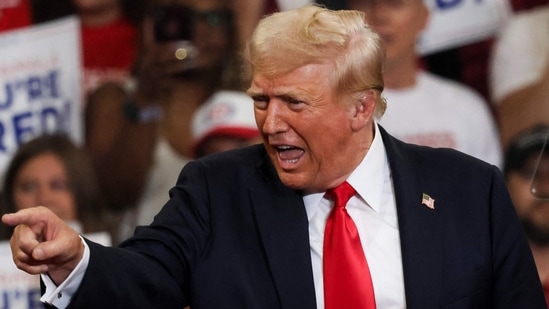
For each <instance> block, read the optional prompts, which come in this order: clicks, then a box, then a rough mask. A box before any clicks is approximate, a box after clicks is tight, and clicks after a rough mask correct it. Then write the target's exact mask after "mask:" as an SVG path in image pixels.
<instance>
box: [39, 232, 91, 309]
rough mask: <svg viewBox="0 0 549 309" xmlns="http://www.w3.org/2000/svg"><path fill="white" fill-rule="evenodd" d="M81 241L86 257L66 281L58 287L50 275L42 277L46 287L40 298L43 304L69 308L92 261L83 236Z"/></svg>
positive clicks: (42, 275)
mask: <svg viewBox="0 0 549 309" xmlns="http://www.w3.org/2000/svg"><path fill="white" fill-rule="evenodd" d="M80 239H82V243H83V244H84V255H83V256H82V260H80V262H79V263H78V265H76V267H75V268H74V270H73V271H72V272H71V273H70V274H69V276H68V277H67V279H65V281H63V282H62V283H61V284H60V285H59V286H57V285H55V283H54V282H53V280H51V278H50V276H49V275H48V274H41V275H40V276H41V278H42V281H43V282H44V285H45V286H46V292H45V293H44V295H42V297H41V298H40V301H41V302H43V303H47V304H50V305H53V306H55V307H57V308H59V309H63V308H67V306H68V305H69V304H70V302H71V299H72V297H73V296H74V294H75V293H76V290H78V287H79V286H80V283H81V282H82V279H83V278H84V273H85V272H86V269H87V268H88V262H89V260H90V248H89V247H88V244H86V241H84V239H83V238H82V236H80Z"/></svg>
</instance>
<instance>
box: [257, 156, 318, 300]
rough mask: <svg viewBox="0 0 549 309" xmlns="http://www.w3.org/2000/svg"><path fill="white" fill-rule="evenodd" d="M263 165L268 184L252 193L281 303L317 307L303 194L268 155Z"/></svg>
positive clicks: (262, 170) (266, 253)
mask: <svg viewBox="0 0 549 309" xmlns="http://www.w3.org/2000/svg"><path fill="white" fill-rule="evenodd" d="M259 169H260V173H261V174H262V175H263V176H264V180H265V182H266V184H265V185H261V186H254V189H253V190H250V194H251V199H252V205H253V207H254V210H255V215H256V218H257V222H258V229H259V232H260V235H261V239H262V241H263V244H264V249H265V255H266V257H267V260H268V263H269V266H270V268H271V273H272V276H273V279H274V283H275V286H276V288H277V291H278V295H279V298H280V302H281V305H282V307H283V308H316V299H315V291H314V281H313V273H312V266H311V253H310V249H309V248H310V245H309V229H308V220H307V214H306V211H305V207H304V205H303V200H302V198H301V195H300V194H299V193H298V192H295V191H293V190H290V189H288V188H287V187H285V186H284V185H283V184H282V183H281V182H280V180H279V179H278V177H277V176H276V172H275V171H274V168H273V167H272V165H271V163H270V161H269V159H268V158H267V157H265V160H263V162H262V163H261V164H260V167H259ZM273 190H274V191H275V192H276V193H275V194H273Z"/></svg>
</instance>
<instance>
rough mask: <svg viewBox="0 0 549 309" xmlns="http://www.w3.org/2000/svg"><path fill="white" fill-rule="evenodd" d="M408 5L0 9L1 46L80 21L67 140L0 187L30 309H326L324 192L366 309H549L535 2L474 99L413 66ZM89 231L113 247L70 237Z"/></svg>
mask: <svg viewBox="0 0 549 309" xmlns="http://www.w3.org/2000/svg"><path fill="white" fill-rule="evenodd" d="M424 1H425V0H346V1H316V3H317V4H319V5H314V4H313V1H297V2H296V3H295V4H294V6H295V8H294V7H291V6H289V4H288V3H285V2H284V1H276V0H254V1H242V0H231V1H227V0H177V1H167V0H140V1H124V0H101V1H84V0H65V1H59V2H56V4H51V3H48V4H47V5H46V3H44V2H43V1H33V0H14V1H12V2H13V3H12V4H11V5H10V6H9V7H5V8H3V7H1V6H0V12H2V14H0V34H1V31H8V30H12V29H17V28H21V27H25V26H31V25H32V24H39V23H42V22H47V21H50V20H54V19H56V18H61V17H64V16H68V15H73V14H75V15H76V16H78V17H79V19H80V21H81V36H82V42H81V44H82V52H83V55H82V60H83V78H82V89H83V90H84V94H85V96H84V99H83V102H82V109H83V115H82V116H83V117H82V120H83V124H84V140H83V143H82V144H78V143H75V142H74V141H72V140H71V139H70V138H69V137H68V136H66V135H64V134H61V133H55V134H50V133H48V134H43V135H40V136H37V137H36V138H33V139H31V140H29V141H26V142H25V143H23V144H21V145H20V147H19V149H18V151H17V153H16V154H15V155H14V156H13V158H12V159H11V161H10V164H9V166H8V168H7V170H6V171H5V172H3V174H5V176H4V180H3V184H2V186H1V191H0V209H2V212H1V213H2V214H10V213H15V212H17V211H20V210H23V211H21V212H19V213H18V215H8V216H5V217H4V218H3V221H4V224H2V225H1V226H0V237H1V238H2V239H3V240H8V239H10V237H11V236H12V235H14V236H13V240H12V243H13V244H12V250H14V259H15V261H16V264H17V266H18V267H19V268H21V269H23V270H25V271H27V272H29V273H33V274H38V273H44V272H45V271H47V272H48V276H42V283H43V284H44V285H45V286H46V289H45V294H44V297H43V298H42V301H43V302H44V303H46V304H47V306H56V307H59V308H61V307H65V306H67V305H68V304H69V303H72V304H76V305H75V306H78V307H80V306H82V307H83V308H84V307H86V306H88V307H90V308H91V307H93V306H95V305H98V304H99V303H95V301H100V299H94V298H98V296H97V295H99V294H98V293H103V295H108V298H109V299H110V301H109V302H110V303H111V304H112V305H113V306H115V305H117V304H122V303H124V302H123V300H125V299H126V298H127V297H128V295H130V291H132V290H134V289H139V287H141V286H154V290H153V291H152V292H151V291H147V292H146V293H142V294H141V295H137V296H135V297H133V300H132V302H134V301H135V304H136V305H137V304H140V305H139V307H143V308H146V307H147V304H150V307H151V308H154V307H158V306H159V305H158V304H165V307H166V308H171V307H174V308H181V307H184V306H188V305H191V307H192V308H200V307H205V308H214V307H216V306H221V304H223V303H225V301H229V303H231V304H234V305H236V304H239V305H240V306H244V307H246V306H248V307H265V308H267V307H270V306H271V307H273V306H274V307H277V306H278V307H299V308H305V307H315V308H322V307H324V304H325V303H326V308H329V306H330V305H329V304H330V301H329V300H328V299H329V297H330V296H329V295H331V293H332V292H330V291H328V290H326V289H327V287H326V285H325V282H324V281H325V280H326V279H325V277H324V279H323V277H322V275H323V273H324V274H325V273H327V271H326V265H323V256H325V255H326V254H327V253H326V252H325V251H324V253H323V250H326V248H325V247H327V245H326V244H327V242H326V240H325V239H323V237H324V236H325V234H324V233H325V232H324V227H325V225H326V224H327V223H326V222H327V220H329V219H328V217H329V215H330V209H331V207H332V206H331V204H330V200H329V199H327V198H326V196H325V195H324V193H325V192H327V191H329V190H331V189H333V188H334V187H337V186H338V185H339V184H341V183H342V182H344V181H347V182H349V183H350V184H351V185H352V186H353V187H354V190H355V195H354V197H352V198H351V200H350V201H349V202H348V204H347V209H348V213H349V215H350V217H352V219H353V220H354V221H355V222H357V229H358V234H359V235H360V242H361V244H362V248H363V251H364V258H365V260H366V261H367V267H368V266H369V270H368V273H369V275H371V279H369V280H371V284H370V285H371V286H373V294H372V295H374V296H372V297H374V298H375V303H376V304H377V308H378V309H382V308H389V307H391V306H393V307H397V308H404V307H407V308H416V307H417V308H431V307H438V306H439V305H440V306H441V305H450V306H452V305H453V306H456V307H459V308H518V307H521V308H545V307H543V305H542V303H541V302H540V301H539V299H540V296H541V297H542V296H543V293H542V292H544V293H545V299H546V303H547V304H549V262H548V261H549V202H548V201H549V176H548V175H549V174H548V173H549V165H548V163H547V162H546V161H548V160H549V149H547V147H548V146H547V142H548V140H549V129H548V127H549V90H548V89H549V88H547V87H545V85H546V84H547V80H548V79H549V69H548V68H549V57H548V56H549V53H548V52H549V39H548V38H547V37H546V33H545V32H544V31H543V29H546V28H547V27H545V26H546V25H549V3H547V4H545V3H536V6H535V7H532V8H530V7H528V10H526V9H524V10H520V11H518V10H517V11H516V14H514V15H513V16H511V17H510V19H509V20H508V22H506V25H505V27H503V28H502V29H500V32H498V33H497V34H496V35H495V36H494V38H493V44H490V46H491V49H490V54H489V65H488V66H487V70H486V72H485V74H486V80H485V82H486V83H487V85H488V90H489V91H488V92H487V93H479V92H478V91H477V89H474V87H471V85H468V84H467V82H466V81H465V80H462V81H460V80H452V79H450V78H448V77H444V76H440V75H437V74H435V73H434V72H436V71H437V69H438V68H436V67H433V62H429V61H428V57H425V56H421V55H419V54H418V52H417V50H416V44H417V42H418V40H419V39H420V37H421V33H422V31H423V30H425V27H426V26H427V24H428V21H429V18H430V14H431V13H430V12H429V9H428V7H427V6H426V4H425V3H424ZM515 2H516V1H515ZM538 2H539V1H538ZM307 3H310V4H309V5H307ZM302 6H304V7H302ZM326 6H327V7H328V9H325V7H326ZM298 7H300V8H298ZM515 7H517V5H516V4H515ZM526 7H527V6H526ZM331 9H333V10H331ZM342 9H343V10H353V13H349V12H347V11H345V12H347V13H346V14H344V13H343V12H344V11H342ZM276 12H282V13H279V14H278V13H277V14H273V13H276ZM355 13H357V14H356V15H353V14H355ZM339 14H342V15H339ZM10 16H11V17H10ZM358 18H360V19H361V21H362V22H363V23H364V24H365V25H366V26H365V27H364V28H361V27H362V26H363V25H362V24H360V23H359V22H358V20H357V19H358ZM340 23H341V24H340ZM292 27H294V28H292ZM353 27H354V28H353ZM295 29H297V30H295ZM254 30H255V31H254ZM298 30H302V32H299V31H298ZM526 34H528V35H526ZM338 36H341V37H338ZM355 36H356V37H355ZM338 40H339V41H338ZM341 42H345V44H342V43H341ZM342 54H345V55H347V56H346V57H340V56H341V55H342ZM336 102H338V103H336ZM401 141H403V142H405V143H406V144H404V143H401ZM409 144H411V145H409ZM258 145H263V146H258ZM414 145H419V146H420V147H416V146H414ZM424 146H427V147H424ZM431 148H435V149H436V148H443V150H440V149H437V150H431ZM233 149H234V150H236V149H240V150H236V151H229V150H233ZM447 149H453V150H457V151H459V152H455V153H454V152H452V151H447ZM431 151H432V152H431ZM217 153H223V154H219V155H216V154H217ZM462 153H464V154H465V156H462ZM471 157H472V158H475V159H471ZM476 159H480V160H478V161H477V160H476ZM481 161H484V162H487V163H488V164H485V163H482V162H481ZM360 173H362V174H364V175H368V176H360V175H359V174H360ZM500 173H501V177H500ZM372 177H376V178H374V179H375V180H374V182H376V184H372V183H371V182H370V181H371V179H372ZM364 182H368V185H367V186H366V185H365V184H364ZM412 183H414V184H415V185H414V186H412V185H411V184H412ZM419 185H421V187H419ZM408 186H409V187H408ZM456 186H457V187H459V188H460V190H461V191H460V192H457V191H456V190H455V187H456ZM366 187H368V188H366ZM369 187H372V188H369ZM251 190H255V191H257V192H252V191H251ZM375 190H377V191H379V192H377V191H375ZM374 191H375V192H374ZM427 191H428V192H427ZM409 194H410V195H413V198H414V199H418V198H417V197H416V196H415V195H417V196H420V195H421V197H420V198H419V199H418V200H419V202H420V203H423V205H424V207H422V209H420V212H418V213H415V210H414V211H410V210H408V208H406V207H410V206H411V205H410V206H409V205H408V203H410V202H409V201H407V200H406V198H404V196H407V195H409ZM509 196H510V198H509ZM286 203H287V205H282V204H286ZM288 205H290V206H292V207H294V208H298V209H291V208H289V206H288ZM34 206H45V208H47V209H44V207H40V208H34ZM446 206H447V207H448V208H445V207H446ZM473 206H474V207H473ZM510 206H511V208H513V207H512V206H514V211H511V210H510V209H508V208H509V207H510ZM276 207H281V209H275V208H276ZM353 207H354V208H353ZM361 207H362V210H361V209H360V208H361ZM411 207H417V206H411ZM439 207H440V208H439ZM227 208H230V209H227ZM260 208H261V209H260ZM271 208H272V209H271ZM458 208H462V209H458ZM495 208H498V210H495ZM499 208H500V209H499ZM48 209H49V210H48ZM431 212H432V213H431ZM431 215H433V217H431ZM516 215H518V218H517V216H516ZM434 216H440V217H438V219H434ZM517 219H518V220H517ZM432 220H439V221H438V223H437V224H438V225H437V224H435V223H432ZM515 221H516V222H515ZM275 224H279V225H282V226H280V227H277V226H275ZM417 224H419V225H421V228H418V227H416V226H413V225H417ZM362 225H370V226H373V227H368V228H366V227H362ZM440 225H443V226H440ZM16 226H17V227H16ZM22 226H28V227H30V230H31V231H27V230H26V229H25V228H24V227H22ZM36 226H47V227H49V228H52V229H56V230H58V231H59V233H58V234H57V235H51V234H47V233H46V234H47V235H46V234H43V232H42V231H41V230H38V228H37V227H36ZM487 226H488V227H487ZM14 228H15V233H14ZM284 229H287V230H285V231H284ZM522 231H525V232H526V233H525V234H526V238H524V239H523V237H522V236H523V235H522V234H521V233H522ZM93 233H106V234H107V235H108V239H109V242H108V243H109V245H110V246H112V248H111V249H113V250H110V249H107V248H105V247H100V246H98V245H97V244H96V243H93V242H90V241H89V240H88V239H87V238H80V237H78V235H79V234H80V235H90V234H93ZM326 233H328V232H326ZM31 234H32V235H34V234H35V237H36V238H37V239H40V240H41V241H43V244H45V245H42V247H41V251H40V252H41V254H42V256H38V255H37V254H35V253H32V250H31V249H29V248H30V247H29V246H30V245H29V244H28V243H26V242H28V239H27V238H26V237H29V235H31ZM458 234H459V235H458ZM364 235H367V236H364ZM371 235H375V236H371ZM75 236H76V237H75ZM422 237H423V238H422ZM440 237H447V239H444V240H443V239H440ZM425 238H429V241H427V243H426V244H420V242H422V239H425ZM495 238H498V239H495ZM127 239H129V240H127ZM125 240H127V241H125ZM61 242H63V245H62V246H61V245H59V244H60V243H61ZM48 243H52V246H53V244H55V245H56V246H59V247H58V248H60V249H61V248H62V249H63V250H64V252H65V253H64V255H63V256H58V254H60V252H54V251H49V250H53V249H52V248H50V247H48V246H49V245H47V244H48ZM82 243H83V244H84V246H82V245H81V244H82ZM525 245H526V246H527V245H529V246H527V248H526V247H525ZM32 246H33V250H34V246H36V248H38V247H40V246H41V245H39V244H38V243H37V244H33V245H32ZM110 246H109V247H110ZM118 246H120V248H116V247H118ZM412 246H417V248H416V249H412V248H411V247H412ZM460 246H461V247H460ZM261 250H264V251H261ZM279 250H280V251H279ZM419 250H424V252H419ZM294 251H295V252H294ZM231 253H234V256H232V255H231ZM415 254H418V255H421V257H419V256H414V255H415ZM281 255H286V256H285V257H283V256H281ZM425 255H430V256H429V257H425ZM46 256H47V257H48V259H54V260H55V263H53V264H52V263H49V264H48V265H47V266H46V264H43V263H42V261H43V260H44V258H45V257H46ZM459 258H461V259H462V260H465V261H466V262H467V263H461V262H456V261H455V260H456V259H459ZM125 260H128V261H131V262H132V263H133V265H124V263H125V262H124V261H125ZM81 261H85V263H80V262H81ZM110 263H112V265H110ZM283 263H295V265H294V266H287V265H286V266H281V265H282V264H283ZM422 263H431V264H432V265H431V266H429V267H428V266H427V265H426V264H422ZM77 264H78V267H76V265H77ZM420 265H423V266H420ZM116 267H118V269H114V268H116ZM300 267H301V268H307V269H308V270H309V269H310V272H309V271H303V270H300V269H298V268H300ZM413 267H418V269H417V270H411V268H413ZM435 267H438V268H437V269H435ZM518 267H520V268H521V269H523V270H524V271H521V272H520V273H519V272H517V271H516V270H513V269H516V268H518ZM89 269H92V270H93V271H94V274H93V275H89V274H88V273H89V271H88V270H89ZM536 269H537V272H535V270H536ZM152 271H154V272H155V273H156V274H158V276H157V277H156V278H150V277H149V276H147V275H146V273H147V272H152ZM533 271H534V272H533ZM111 272H115V273H116V274H118V276H116V277H117V278H116V279H115V278H108V276H109V275H112V274H111ZM69 274H71V275H70V277H69V278H67V277H68V276H69ZM290 274H291V275H296V276H298V278H297V279H296V280H293V279H292V280H290V279H289V277H287V276H288V275H290ZM533 274H535V275H536V276H533ZM420 275H425V276H426V277H425V278H429V280H431V279H432V280H434V282H437V284H438V285H439V287H437V294H436V295H437V297H435V298H433V299H431V300H427V299H426V298H427V295H424V293H423V292H420V291H419V290H420V289H422V288H424V289H426V288H427V286H430V287H432V282H428V280H427V279H425V278H423V279H420ZM427 275H428V276H427ZM219 276H223V278H225V280H221V281H223V282H220V280H219ZM231 276H232V277H231ZM450 276H455V277H456V278H457V279H451V278H450ZM227 277H231V278H227ZM83 279H84V280H83ZM86 279H87V280H86ZM458 279H459V280H458ZM67 282H68V283H67ZM97 282H101V283H102V286H101V288H100V289H94V288H92V286H93V285H94V283H97ZM67 285H68V286H69V288H67ZM71 285H72V287H70V286H71ZM120 285H123V286H124V288H122V287H121V286H120ZM413 285H415V286H413ZM79 286H80V287H79ZM114 287H117V289H114ZM76 288H78V291H79V292H78V293H75V292H74V291H75V290H76ZM290 288H291V289H294V291H289V290H288V289H290ZM109 289H114V290H116V291H111V292H109ZM538 290H539V291H538ZM274 291H276V292H274ZM297 292H299V293H302V295H303V297H302V298H300V299H298V298H299V296H297V294H295V293H297ZM477 292H478V293H477ZM538 292H539V293H538ZM252 294H254V295H252ZM57 295H63V297H57ZM339 297H343V298H347V296H346V295H345V296H339ZM351 297H352V296H351ZM429 297H431V296H429ZM498 298H499V299H498ZM92 299H93V300H92ZM101 299H102V298H101ZM351 299H352V298H351ZM357 302H358V301H357ZM350 303H351V304H352V303H353V301H352V300H351V301H350ZM315 304H316V305H315ZM160 307H162V306H160ZM229 307H230V306H229ZM391 308H392V307H391Z"/></svg>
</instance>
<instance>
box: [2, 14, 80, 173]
mask: <svg viewBox="0 0 549 309" xmlns="http://www.w3.org/2000/svg"><path fill="white" fill-rule="evenodd" d="M79 42H80V28H79V23H78V20H77V19H76V18H75V17H69V18H64V19H60V20H57V21H54V22H50V23H45V24H41V25H38V26H33V27H28V28H24V29H20V30H15V31H8V32H3V33H1V34H0V180H1V179H2V176H3V173H4V170H5V168H6V166H7V164H8V163H9V160H10V158H11V156H12V155H13V153H14V152H15V151H16V150H17V148H18V147H19V145H21V144H22V143H24V142H26V141H28V140H29V139H31V138H33V137H35V136H37V135H39V134H42V133H45V132H53V131H63V132H67V133H68V134H69V135H70V136H71V137H72V138H73V140H74V141H75V142H76V143H81V142H82V115H81V110H82V91H81V71H82V68H81V67H82V65H81V54H80V53H81V51H80V44H79Z"/></svg>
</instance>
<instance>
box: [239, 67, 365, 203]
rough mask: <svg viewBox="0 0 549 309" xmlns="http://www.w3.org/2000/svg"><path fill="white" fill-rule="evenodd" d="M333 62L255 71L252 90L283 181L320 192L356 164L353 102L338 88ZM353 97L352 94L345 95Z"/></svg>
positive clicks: (267, 144) (267, 143) (260, 124)
mask: <svg viewBox="0 0 549 309" xmlns="http://www.w3.org/2000/svg"><path fill="white" fill-rule="evenodd" d="M332 71H333V67H332V65H331V64H309V65H305V66H303V67H300V68H298V69H296V70H294V71H291V72H289V73H286V74H282V75H278V76H276V77H272V78H271V77H266V76H264V75H262V74H259V73H255V74H254V76H253V81H252V84H251V87H250V89H249V90H248V92H249V94H250V96H251V97H252V98H253V99H254V110H255V117H256V122H257V125H258V128H259V130H260V131H261V133H262V137H263V139H264V142H265V147H266V149H267V152H268V153H269V156H270V158H271V160H272V161H273V163H274V166H275V168H276V170H277V172H278V175H279V177H280V178H281V180H282V182H283V183H284V184H285V185H287V186H289V187H290V188H293V189H298V190H304V191H306V192H322V191H324V190H326V189H327V188H330V187H333V186H335V185H337V184H339V183H340V182H342V181H343V180H345V177H346V176H347V175H348V174H349V173H350V172H351V171H352V170H353V168H354V167H355V166H356V164H357V156H361V155H363V154H364V153H360V151H357V147H358V145H356V144H354V143H353V139H352V133H353V128H352V124H351V123H352V118H353V116H352V115H353V110H354V106H353V104H350V103H349V102H344V100H345V99H342V96H338V95H336V93H335V90H334V88H333V85H332V84H331V82H330V81H329V78H327V77H328V76H330V75H331V74H332ZM347 100H349V99H347Z"/></svg>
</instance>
